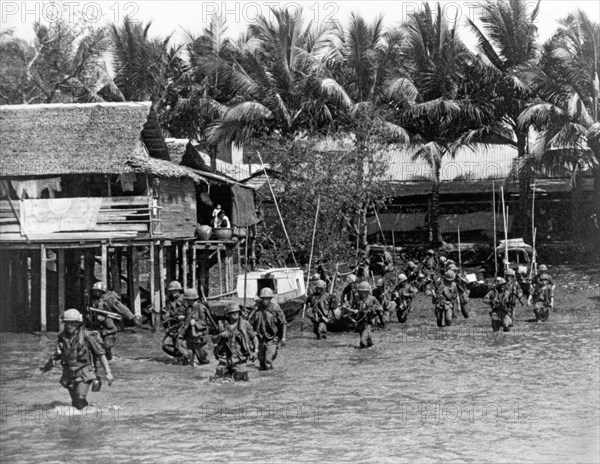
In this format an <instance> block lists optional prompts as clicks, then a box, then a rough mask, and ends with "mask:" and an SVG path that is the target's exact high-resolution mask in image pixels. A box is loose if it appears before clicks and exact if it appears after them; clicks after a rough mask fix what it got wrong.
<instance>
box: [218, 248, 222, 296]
mask: <svg viewBox="0 0 600 464" xmlns="http://www.w3.org/2000/svg"><path fill="white" fill-rule="evenodd" d="M217 265H218V266H219V293H223V269H222V267H221V247H220V246H219V245H217Z"/></svg>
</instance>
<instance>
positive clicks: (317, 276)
mask: <svg viewBox="0 0 600 464" xmlns="http://www.w3.org/2000/svg"><path fill="white" fill-rule="evenodd" d="M320 278H321V274H319V273H318V272H315V273H314V274H313V275H312V276H310V280H319V279H320Z"/></svg>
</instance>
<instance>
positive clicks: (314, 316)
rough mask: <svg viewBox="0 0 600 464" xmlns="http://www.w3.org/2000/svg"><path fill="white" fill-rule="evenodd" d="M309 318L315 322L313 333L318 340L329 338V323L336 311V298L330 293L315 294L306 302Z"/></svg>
mask: <svg viewBox="0 0 600 464" xmlns="http://www.w3.org/2000/svg"><path fill="white" fill-rule="evenodd" d="M306 304H307V307H308V312H307V316H308V317H309V318H310V319H311V320H312V322H313V331H314V334H315V335H316V337H317V340H320V339H322V338H323V339H325V338H327V323H328V322H329V320H330V318H331V315H332V311H333V310H334V309H335V306H336V305H335V301H334V298H333V297H332V296H331V295H330V294H329V293H326V292H325V293H321V294H318V293H316V292H315V293H313V294H312V295H311V296H310V297H309V298H308V301H307V302H306Z"/></svg>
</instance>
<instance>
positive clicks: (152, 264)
mask: <svg viewBox="0 0 600 464" xmlns="http://www.w3.org/2000/svg"><path fill="white" fill-rule="evenodd" d="M154 254H155V249H154V244H151V245H150V275H149V276H148V286H149V287H150V304H151V305H152V311H154V310H155V309H156V306H155V305H156V304H157V301H156V299H155V296H156V294H155V291H154V289H155V285H154V284H155V282H156V260H155V259H154ZM159 305H160V303H159Z"/></svg>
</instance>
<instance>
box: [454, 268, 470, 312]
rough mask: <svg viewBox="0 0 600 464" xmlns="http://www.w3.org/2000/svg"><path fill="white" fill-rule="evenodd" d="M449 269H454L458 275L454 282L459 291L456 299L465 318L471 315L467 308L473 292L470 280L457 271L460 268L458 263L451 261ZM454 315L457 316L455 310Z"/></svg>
mask: <svg viewBox="0 0 600 464" xmlns="http://www.w3.org/2000/svg"><path fill="white" fill-rule="evenodd" d="M448 267H449V270H451V271H453V272H454V273H455V275H456V277H455V278H454V282H455V283H456V289H457V291H458V298H457V300H456V302H457V305H458V306H459V308H460V312H461V314H462V315H463V317H464V318H465V319H468V317H469V310H468V309H467V305H468V304H469V294H470V293H471V292H470V290H469V288H468V287H467V285H468V282H467V280H466V279H465V278H463V276H461V275H460V274H459V273H458V272H457V271H458V268H457V267H456V265H454V264H452V263H450V265H449V266H448ZM452 317H453V318H455V317H456V312H454V311H453V314H452Z"/></svg>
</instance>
